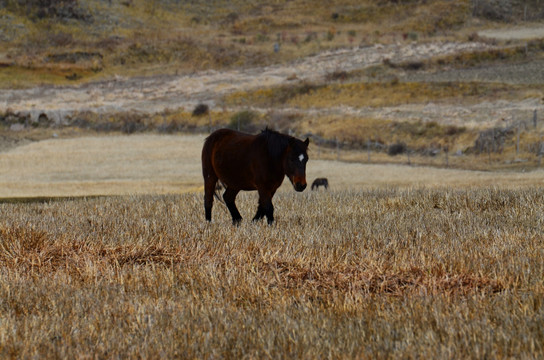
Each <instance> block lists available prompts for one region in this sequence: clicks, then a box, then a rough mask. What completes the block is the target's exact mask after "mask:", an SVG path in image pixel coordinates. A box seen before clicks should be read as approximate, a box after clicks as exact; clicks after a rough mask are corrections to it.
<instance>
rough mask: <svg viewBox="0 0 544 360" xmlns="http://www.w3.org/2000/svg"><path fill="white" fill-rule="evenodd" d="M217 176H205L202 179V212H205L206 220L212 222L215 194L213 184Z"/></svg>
mask: <svg viewBox="0 0 544 360" xmlns="http://www.w3.org/2000/svg"><path fill="white" fill-rule="evenodd" d="M216 183H217V176H216V175H215V174H207V175H205V177H204V210H205V211H206V220H208V221H212V206H213V195H214V194H215V184H216Z"/></svg>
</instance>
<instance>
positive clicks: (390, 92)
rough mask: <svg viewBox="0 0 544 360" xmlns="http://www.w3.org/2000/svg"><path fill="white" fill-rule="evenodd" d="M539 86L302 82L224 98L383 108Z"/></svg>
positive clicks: (517, 93)
mask: <svg viewBox="0 0 544 360" xmlns="http://www.w3.org/2000/svg"><path fill="white" fill-rule="evenodd" d="M529 90H534V91H538V87H537V86H527V85H523V86H515V85H506V84H494V83H477V82H442V83H440V82H436V83H435V82H428V83H419V82H400V81H398V80H393V81H389V82H373V83H339V84H338V83H335V84H322V85H318V84H308V83H300V84H295V85H285V86H279V87H274V88H264V89H257V90H254V91H250V92H245V91H242V92H235V93H232V94H229V95H227V96H226V97H225V99H224V101H225V103H226V104H228V105H232V106H242V105H244V106H248V105H252V106H263V107H265V106H266V107H270V106H279V107H282V106H290V107H299V108H314V107H315V108H331V107H337V106H342V105H345V106H352V107H365V106H370V107H382V106H395V105H402V104H409V103H410V104H414V103H423V104H424V103H428V102H437V101H451V100H460V99H463V101H470V100H471V99H473V100H476V99H478V100H479V101H481V100H482V99H484V98H491V97H493V98H496V97H507V98H508V97H510V98H511V97H521V98H524V97H525V96H527V91H529Z"/></svg>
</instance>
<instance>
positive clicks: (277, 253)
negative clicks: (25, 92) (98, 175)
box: [0, 187, 544, 359]
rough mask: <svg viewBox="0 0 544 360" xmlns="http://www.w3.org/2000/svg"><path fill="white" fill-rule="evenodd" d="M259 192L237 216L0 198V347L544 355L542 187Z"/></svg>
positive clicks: (155, 205)
mask: <svg viewBox="0 0 544 360" xmlns="http://www.w3.org/2000/svg"><path fill="white" fill-rule="evenodd" d="M275 204H276V214H277V223H276V224H275V225H274V226H267V225H265V223H264V222H261V223H251V222H247V221H245V222H243V223H242V225H241V226H240V227H233V226H232V225H231V222H230V219H229V216H228V214H227V212H226V211H225V209H224V208H222V205H221V204H218V205H216V208H215V213H214V221H213V222H212V223H211V224H206V223H205V222H204V221H203V218H204V216H203V209H202V196H201V194H199V193H187V194H183V195H161V196H157V195H156V196H145V195H140V196H127V197H113V198H111V197H110V198H96V199H80V200H73V201H57V202H44V203H26V204H6V203H4V204H2V205H0V211H1V213H2V218H1V219H0V264H1V267H0V299H1V300H0V356H1V357H2V358H81V359H86V358H259V359H261V358H276V359H279V358H282V359H285V358H306V359H315V358H360V359H365V358H421V357H426V358H475V359H476V358H478V359H481V358H539V357H542V356H544V347H543V345H544V333H543V330H542V329H543V328H544V326H543V325H544V324H543V321H544V320H543V319H544V314H543V308H544V307H543V306H542V302H543V300H544V287H543V285H544V284H543V279H544V266H543V264H544V261H543V259H544V253H543V249H544V247H543V245H544V244H543V241H544V237H543V235H542V231H543V223H542V213H543V211H544V208H543V204H544V192H543V191H542V190H541V189H539V188H535V187H527V188H524V189H517V190H508V189H494V188H482V189H477V190H471V189H459V190H452V189H445V188H441V189H426V188H420V189H406V190H400V189H382V190H379V189H377V190H353V191H336V190H333V191H329V192H323V191H321V192H306V193H303V194H294V192H293V193H287V192H280V193H279V194H278V195H277V196H276V198H275ZM239 207H240V211H241V213H242V215H243V216H245V218H246V219H247V218H249V216H250V214H252V213H253V212H254V210H255V199H254V198H253V197H252V196H246V195H244V196H241V197H240V199H239Z"/></svg>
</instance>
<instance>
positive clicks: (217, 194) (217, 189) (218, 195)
mask: <svg viewBox="0 0 544 360" xmlns="http://www.w3.org/2000/svg"><path fill="white" fill-rule="evenodd" d="M221 189H226V186H225V184H223V182H222V181H221V180H218V181H217V185H216V186H215V191H214V192H213V196H215V198H216V199H217V200H219V202H220V203H222V204H223V205H225V206H227V204H225V200H223V197H222V196H221V193H220V191H221Z"/></svg>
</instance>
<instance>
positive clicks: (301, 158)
mask: <svg viewBox="0 0 544 360" xmlns="http://www.w3.org/2000/svg"><path fill="white" fill-rule="evenodd" d="M298 159H299V160H300V162H303V161H304V154H300V155H299V156H298Z"/></svg>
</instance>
